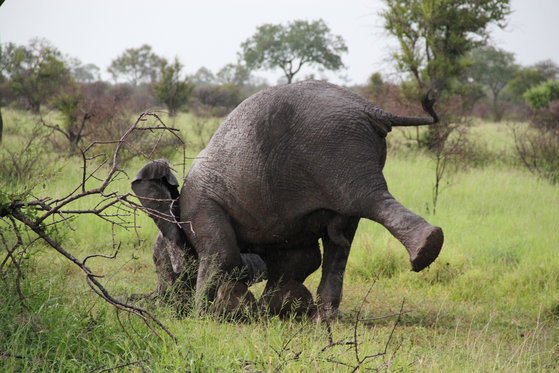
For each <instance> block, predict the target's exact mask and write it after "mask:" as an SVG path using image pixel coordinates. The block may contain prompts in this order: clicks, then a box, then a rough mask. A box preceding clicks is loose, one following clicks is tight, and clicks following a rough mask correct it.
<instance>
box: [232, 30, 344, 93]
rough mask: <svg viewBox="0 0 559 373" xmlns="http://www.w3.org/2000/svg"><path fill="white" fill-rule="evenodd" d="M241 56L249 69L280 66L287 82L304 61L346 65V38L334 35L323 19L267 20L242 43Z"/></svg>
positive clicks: (331, 66)
mask: <svg viewBox="0 0 559 373" xmlns="http://www.w3.org/2000/svg"><path fill="white" fill-rule="evenodd" d="M241 49H242V51H241V53H240V54H241V58H242V60H243V61H244V62H245V64H246V66H247V68H249V69H260V68H262V69H271V70H273V69H277V68H279V69H281V70H282V71H283V73H284V75H285V77H286V79H287V83H291V82H292V81H293V77H294V76H295V75H296V74H297V73H298V72H299V71H300V70H301V68H302V67H303V66H305V65H309V66H317V67H319V68H321V69H326V70H333V71H335V70H339V69H341V68H343V67H344V64H343V62H342V57H341V55H342V54H343V53H347V46H346V44H345V41H344V39H343V38H342V37H341V36H339V35H333V34H331V32H330V28H329V27H328V26H327V25H326V23H325V22H324V21H323V20H321V19H320V20H317V21H312V22H308V21H300V20H299V21H293V22H290V23H288V24H287V25H281V24H264V25H262V26H259V27H258V28H257V30H256V33H255V34H254V35H253V36H252V37H250V38H249V39H247V40H246V41H244V42H243V43H242V44H241Z"/></svg>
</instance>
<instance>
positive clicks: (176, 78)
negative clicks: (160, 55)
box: [153, 58, 193, 116]
mask: <svg viewBox="0 0 559 373" xmlns="http://www.w3.org/2000/svg"><path fill="white" fill-rule="evenodd" d="M182 68H183V65H182V64H181V63H180V61H179V59H178V58H175V60H174V62H173V63H169V62H168V61H167V60H162V62H161V66H160V76H161V78H160V80H159V81H157V82H155V83H154V84H153V90H154V92H155V97H157V99H158V100H159V101H161V102H163V103H164V104H165V105H167V108H168V110H169V115H170V116H175V115H176V114H177V111H178V109H180V107H181V106H183V105H185V104H186V103H187V102H188V100H189V98H190V95H191V93H192V89H193V85H192V84H191V83H190V82H189V81H188V79H186V78H182V77H181V75H182V74H181V71H182Z"/></svg>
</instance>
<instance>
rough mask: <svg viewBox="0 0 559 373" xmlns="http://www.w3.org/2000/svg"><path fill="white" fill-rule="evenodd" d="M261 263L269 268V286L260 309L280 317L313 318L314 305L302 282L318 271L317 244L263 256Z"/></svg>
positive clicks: (308, 244) (273, 251) (286, 249)
mask: <svg viewBox="0 0 559 373" xmlns="http://www.w3.org/2000/svg"><path fill="white" fill-rule="evenodd" d="M264 261H265V262H266V265H267V267H268V283H267V284H266V288H265V289H264V293H263V294H262V298H261V299H260V304H261V306H263V307H264V308H265V310H266V311H267V312H269V313H270V314H272V315H278V316H280V317H288V316H290V315H295V316H296V317H301V316H304V315H307V316H313V315H314V314H315V313H316V305H315V304H314V301H313V297H312V295H311V293H310V291H309V290H308V289H307V288H306V287H305V286H304V285H303V282H304V281H305V279H306V278H307V277H308V276H309V275H310V274H311V273H313V272H314V271H316V270H317V269H318V267H320V262H321V255H320V249H319V246H318V242H317V241H314V242H308V243H307V244H304V245H301V246H300V247H297V248H284V249H278V250H270V251H269V252H268V253H266V255H264Z"/></svg>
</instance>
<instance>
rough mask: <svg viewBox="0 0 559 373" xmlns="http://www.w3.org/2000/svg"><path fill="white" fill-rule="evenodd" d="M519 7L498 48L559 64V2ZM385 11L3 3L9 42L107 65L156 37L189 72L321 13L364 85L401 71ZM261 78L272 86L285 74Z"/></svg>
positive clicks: (203, 3) (189, 1) (350, 70)
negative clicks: (37, 41)
mask: <svg viewBox="0 0 559 373" xmlns="http://www.w3.org/2000/svg"><path fill="white" fill-rule="evenodd" d="M511 4H512V10H513V14H512V15H511V16H510V17H509V21H508V24H509V26H508V27H507V29H506V30H504V31H502V30H496V31H494V32H493V44H494V45H496V46H498V47H500V48H503V49H505V50H507V51H510V52H513V53H514V54H515V56H516V58H517V60H518V62H520V63H521V64H523V65H528V64H532V63H535V62H538V61H541V60H544V59H552V60H554V61H555V62H559V22H558V21H557V16H558V15H559V0H512V1H511ZM380 9H382V2H381V1H379V0H376V1H375V0H281V1H280V0H277V1H265V0H182V1H179V0H175V1H172V0H159V1H153V0H151V1H145V0H95V1H85V0H84V1H82V0H6V1H5V2H4V4H3V5H2V6H1V7H0V42H2V43H6V42H15V43H18V44H26V43H27V42H28V41H29V39H31V38H33V37H42V38H46V39H48V40H49V41H50V42H52V43H53V44H54V45H55V46H56V47H57V48H59V49H60V50H61V51H62V53H64V54H67V55H69V56H72V57H76V58H78V59H80V60H81V61H82V62H83V63H94V64H96V65H97V66H99V67H100V68H101V69H102V70H103V71H105V70H106V68H107V66H108V65H109V64H110V62H111V61H112V60H113V59H114V58H115V57H117V56H118V55H119V54H120V53H122V52H123V51H124V50H125V49H126V48H131V47H139V46H140V45H142V44H144V43H147V44H149V45H151V46H152V47H153V49H154V51H155V52H156V53H158V54H160V55H163V56H165V57H167V58H173V57H174V56H178V57H179V58H180V59H181V61H182V62H183V64H184V65H185V68H186V71H187V72H188V73H194V72H195V71H196V70H197V69H198V68H200V67H202V66H205V67H207V68H209V69H210V70H212V71H214V72H216V71H217V70H219V69H220V68H221V67H222V66H224V65H225V64H227V63H231V62H235V61H236V59H237V52H238V51H239V46H240V44H241V42H242V41H244V40H245V39H247V38H248V37H250V36H251V35H252V34H253V33H254V31H255V29H256V26H258V25H261V24H263V23H280V22H281V23H283V22H287V21H290V20H295V19H305V20H315V19H319V18H322V19H324V20H325V21H326V23H327V24H328V25H329V27H330V28H331V30H332V32H333V33H334V34H339V35H341V36H342V37H343V38H344V39H345V40H346V43H347V45H348V48H349V53H348V54H346V55H345V56H344V57H343V60H344V63H345V64H346V66H347V69H346V70H344V71H342V72H339V73H327V74H326V75H327V76H328V77H329V78H330V79H331V80H332V81H335V82H338V83H343V82H347V83H357V84H358V83H365V82H366V80H367V77H368V76H369V75H370V74H371V73H372V72H374V71H381V72H383V73H385V74H391V73H392V74H393V73H394V67H393V66H394V64H393V62H392V61H391V60H390V51H391V49H392V48H394V46H395V42H394V41H393V40H392V39H391V38H390V37H389V36H387V35H386V33H385V32H384V30H383V27H382V25H383V23H382V19H381V18H380V17H379V16H378V12H379V11H380ZM308 72H309V71H306V72H304V73H308ZM257 75H259V76H263V77H266V78H267V79H268V80H269V81H270V83H275V82H276V80H277V78H279V77H280V76H281V74H280V73H279V72H275V73H265V72H258V73H257ZM104 76H105V77H107V75H104ZM319 76H320V74H319Z"/></svg>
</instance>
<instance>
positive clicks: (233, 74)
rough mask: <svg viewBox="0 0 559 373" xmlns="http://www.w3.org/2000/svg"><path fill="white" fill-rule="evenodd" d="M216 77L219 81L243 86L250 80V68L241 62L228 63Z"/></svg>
mask: <svg viewBox="0 0 559 373" xmlns="http://www.w3.org/2000/svg"><path fill="white" fill-rule="evenodd" d="M216 78H217V82H218V83H221V84H228V85H234V86H237V87H242V86H244V85H245V84H247V82H248V81H249V80H250V70H249V69H248V68H247V67H246V66H244V65H242V64H240V63H237V64H233V63H228V64H227V65H225V66H223V67H222V68H221V70H219V71H218V72H217V74H216Z"/></svg>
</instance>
